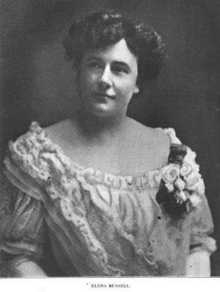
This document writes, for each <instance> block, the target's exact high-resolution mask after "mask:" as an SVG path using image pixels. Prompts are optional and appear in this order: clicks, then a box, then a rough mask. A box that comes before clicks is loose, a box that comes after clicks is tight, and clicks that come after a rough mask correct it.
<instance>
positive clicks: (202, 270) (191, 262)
mask: <svg viewBox="0 0 220 292" xmlns="http://www.w3.org/2000/svg"><path fill="white" fill-rule="evenodd" d="M210 275H211V269H210V253H209V252H208V251H206V250H199V251H195V252H193V253H192V254H190V255H189V256H188V258H187V262H186V277H210Z"/></svg>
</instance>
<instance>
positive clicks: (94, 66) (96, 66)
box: [87, 61, 102, 69]
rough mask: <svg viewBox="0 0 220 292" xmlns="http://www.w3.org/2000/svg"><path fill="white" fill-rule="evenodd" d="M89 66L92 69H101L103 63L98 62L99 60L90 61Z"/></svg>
mask: <svg viewBox="0 0 220 292" xmlns="http://www.w3.org/2000/svg"><path fill="white" fill-rule="evenodd" d="M87 66H88V68H91V69H101V67H102V65H101V64H100V63H99V62H97V61H90V62H89V63H88V64H87Z"/></svg>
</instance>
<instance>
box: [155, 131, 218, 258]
mask: <svg viewBox="0 0 220 292" xmlns="http://www.w3.org/2000/svg"><path fill="white" fill-rule="evenodd" d="M165 133H167V134H168V135H169V137H170V140H171V149H170V155H169V164H168V165H167V166H166V167H164V168H163V173H162V182H163V183H162V185H161V189H160V191H159V192H158V195H157V200H158V202H159V203H160V204H161V205H162V206H163V208H164V209H165V211H166V212H167V213H169V215H170V216H171V217H172V218H174V219H176V220H177V219H180V218H183V216H187V217H188V216H190V218H191V224H190V251H191V252H195V251H196V250H198V249H204V250H207V251H209V252H210V253H212V252H214V251H215V250H216V243H215V240H214V239H213V238H211V237H210V236H209V235H210V234H211V233H212V232H213V221H212V216H211V212H210V209H209V205H208V202H207V199H206V196H205V185H204V181H203V179H202V176H201V174H200V171H199V170H200V167H199V165H198V164H197V163H196V153H195V152H194V151H192V150H191V149H190V148H189V147H187V146H185V145H183V144H182V143H181V142H180V140H179V139H178V138H177V137H176V133H175V131H174V130H173V129H166V130H165Z"/></svg>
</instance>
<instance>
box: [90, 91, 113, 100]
mask: <svg viewBox="0 0 220 292" xmlns="http://www.w3.org/2000/svg"><path fill="white" fill-rule="evenodd" d="M93 94H94V95H95V96H96V97H98V98H100V99H108V98H110V99H114V95H109V94H106V93H102V92H94V93H93Z"/></svg>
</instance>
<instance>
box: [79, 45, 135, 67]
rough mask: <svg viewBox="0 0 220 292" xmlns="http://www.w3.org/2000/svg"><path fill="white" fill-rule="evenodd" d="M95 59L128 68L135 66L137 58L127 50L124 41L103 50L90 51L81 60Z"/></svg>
mask: <svg viewBox="0 0 220 292" xmlns="http://www.w3.org/2000/svg"><path fill="white" fill-rule="evenodd" d="M91 57H96V58H100V59H102V60H104V61H110V62H123V63H126V64H128V65H130V66H134V65H137V57H136V56H135V55H134V54H133V53H132V52H131V51H130V50H129V48H128V46H127V43H126V41H125V40H124V39H122V40H120V41H119V42H118V43H116V44H114V45H111V46H109V47H107V48H105V49H100V50H99V49H97V50H95V49H94V50H90V51H87V52H86V53H85V54H84V57H83V59H84V60H87V59H88V58H91Z"/></svg>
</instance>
